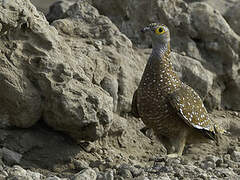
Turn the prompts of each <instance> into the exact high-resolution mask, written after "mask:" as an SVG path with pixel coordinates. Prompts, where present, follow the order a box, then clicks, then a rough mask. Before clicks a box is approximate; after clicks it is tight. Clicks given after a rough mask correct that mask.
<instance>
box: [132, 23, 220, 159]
mask: <svg viewBox="0 0 240 180" xmlns="http://www.w3.org/2000/svg"><path fill="white" fill-rule="evenodd" d="M142 32H150V36H151V39H152V53H151V56H150V58H149V60H148V62H147V65H146V67H145V70H144V72H143V75H142V78H141V81H140V84H139V86H138V88H137V90H136V91H135V93H134V95H133V101H132V113H133V115H134V116H135V117H140V118H141V119H142V121H143V122H144V123H145V125H146V126H147V127H148V128H152V129H153V131H154V133H155V134H156V136H157V137H159V138H160V139H161V140H162V141H163V143H164V144H165V146H166V148H167V151H168V154H169V156H171V155H172V156H173V157H175V156H181V155H182V152H183V150H184V146H185V144H186V143H197V142H205V140H207V139H213V140H216V135H217V133H223V132H224V130H223V129H222V128H220V127H219V126H217V125H216V124H215V123H214V122H213V121H212V120H211V119H210V118H209V116H208V113H207V111H206V109H205V107H204V105H203V102H202V100H201V99H200V97H199V96H198V94H197V93H196V92H195V91H194V90H193V89H192V88H191V87H189V86H188V85H186V84H184V83H183V82H181V81H180V79H179V78H178V77H177V76H176V74H175V72H174V70H173V66H172V63H171V62H170V58H169V55H170V53H171V51H170V32H169V29H168V28H167V26H166V25H162V24H157V23H152V24H150V25H148V26H146V27H145V28H144V29H143V30H142Z"/></svg>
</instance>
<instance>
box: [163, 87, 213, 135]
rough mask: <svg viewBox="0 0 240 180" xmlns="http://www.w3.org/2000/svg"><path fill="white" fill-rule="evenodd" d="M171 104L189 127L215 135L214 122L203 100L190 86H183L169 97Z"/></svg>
mask: <svg viewBox="0 0 240 180" xmlns="http://www.w3.org/2000/svg"><path fill="white" fill-rule="evenodd" d="M168 101H169V104H170V105H171V106H172V107H173V109H174V110H175V111H177V113H178V115H179V116H180V117H181V118H182V119H183V120H184V121H185V123H187V124H188V125H189V126H191V127H194V128H197V129H201V130H204V131H208V132H212V133H215V126H214V123H213V121H212V120H211V119H210V118H209V116H208V113H207V110H206V108H205V107H204V105H203V102H202V100H201V98H200V97H199V96H198V94H197V93H196V92H195V91H194V90H193V89H192V88H191V87H189V86H187V85H185V84H183V86H182V87H181V88H180V89H178V90H176V91H175V92H174V93H172V94H169V96H168Z"/></svg>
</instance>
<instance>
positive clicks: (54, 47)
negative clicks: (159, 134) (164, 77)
mask: <svg viewBox="0 0 240 180" xmlns="http://www.w3.org/2000/svg"><path fill="white" fill-rule="evenodd" d="M32 2H33V3H35V5H36V6H37V7H38V9H39V10H45V15H46V17H45V15H44V14H43V13H41V12H39V11H37V9H36V8H35V6H33V5H32V4H31V3H30V1H29V0H14V1H4V2H3V3H2V4H1V5H0V12H1V13H0V23H1V33H0V39H1V40H0V58H1V62H0V84H1V85H0V144H1V149H0V157H1V158H0V179H12V180H13V179H14V180H15V179H18V180H24V179H26V180H32V179H33V180H38V179H47V180H58V179H65V180H68V179H72V180H79V179H80V180H81V179H89V180H92V179H98V180H113V179H116V180H118V179H119V180H121V179H136V180H148V179H160V180H161V179H174V180H178V179H195V180H198V179H199V180H200V179H226V180H228V179H233V180H235V179H240V170H239V169H240V113H239V110H240V103H239V102H240V101H239V100H240V97H239V92H240V83H239V82H240V81H239V72H240V63H239V54H240V37H239V31H238V30H239V23H237V22H238V17H239V11H238V8H237V7H239V5H240V4H239V3H237V1H234V0H231V1H225V0H221V1H219V3H218V4H217V6H213V4H212V3H213V1H204V0H202V1H193V2H192V1H188V0H185V1H182V0H172V1H159V0H152V1H151V4H149V2H147V1H139V0H133V1H130V2H129V1H127V0H126V1H118V0H109V1H104V0H96V1H95V0H92V1H88V2H87V1H79V2H78V3H75V1H61V2H58V3H56V4H54V5H53V6H52V7H51V8H50V11H49V12H48V13H47V10H46V8H47V7H48V5H46V4H45V3H43V1H41V3H39V1H34V0H33V1H32ZM153 7H154V8H153ZM159 19H161V21H163V23H165V24H167V25H168V26H169V27H170V30H171V34H172V48H173V51H174V52H173V53H172V61H173V64H174V67H175V69H176V72H177V73H178V75H179V76H180V77H181V79H182V80H183V81H184V82H186V83H188V84H190V85H191V86H192V87H193V88H194V89H195V90H196V91H197V92H198V93H199V94H200V96H201V97H202V98H203V100H204V103H205V105H206V107H207V108H208V110H209V111H211V114H210V116H211V117H212V119H213V120H214V121H217V122H218V123H220V124H221V125H222V126H223V127H224V128H225V129H226V130H227V131H228V132H230V134H228V135H224V136H222V137H221V138H220V142H219V144H218V145H217V144H216V143H214V142H209V143H202V144H194V145H188V146H187V147H186V148H185V151H184V154H183V156H182V157H178V158H168V157H167V156H166V149H165V147H164V146H163V145H162V144H161V142H160V141H159V140H158V139H157V138H156V137H155V136H154V135H153V134H152V133H151V130H146V128H145V126H144V124H143V123H142V122H141V120H140V119H136V118H133V117H132V116H131V114H130V113H129V112H130V108H131V99H132V95H133V92H134V91H135V89H136V87H137V85H138V83H139V79H140V77H141V74H142V71H143V69H144V65H145V63H146V60H147V58H148V56H149V54H150V52H151V49H149V47H150V44H149V39H148V38H147V37H143V35H141V34H140V33H139V29H140V28H141V27H143V26H144V25H146V24H148V23H150V22H152V21H158V20H159Z"/></svg>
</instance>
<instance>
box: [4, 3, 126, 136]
mask: <svg viewBox="0 0 240 180" xmlns="http://www.w3.org/2000/svg"><path fill="white" fill-rule="evenodd" d="M0 8H1V9H0V11H1V12H2V13H1V16H0V22H1V24H2V31H1V42H2V46H1V52H2V55H1V63H0V77H1V78H0V81H1V88H0V91H1V94H0V98H1V117H3V118H1V121H8V122H9V123H10V124H11V125H15V126H18V127H30V126H32V125H33V124H35V123H36V122H37V121H38V120H39V119H40V118H41V119H43V120H44V121H45V122H46V123H47V124H49V125H50V126H51V127H53V128H54V129H56V130H60V131H63V132H66V133H67V134H70V135H71V136H72V137H74V138H76V139H83V140H96V139H98V138H99V137H101V136H103V135H104V134H106V133H107V131H108V129H109V126H110V125H111V122H112V113H113V112H112V111H113V99H112V97H111V96H110V94H109V93H108V92H107V91H105V90H103V88H101V86H100V85H99V84H100V82H99V81H101V79H98V76H97V74H98V73H100V72H101V70H100V69H101V67H104V66H105V64H104V62H99V61H97V59H90V56H87V54H91V53H92V52H93V51H92V50H93V48H94V46H93V45H89V43H87V42H80V41H79V39H78V40H76V41H74V42H69V44H70V45H73V46H75V45H77V44H78V42H79V44H82V47H81V48H80V49H78V50H80V51H78V50H77V51H74V47H72V46H70V45H69V44H68V43H66V42H65V40H66V41H67V38H63V37H62V36H59V34H58V32H57V30H56V29H55V28H54V27H53V26H50V25H49V24H48V22H47V21H46V19H45V17H44V16H43V14H42V13H39V12H38V11H37V10H36V8H35V7H34V6H33V5H31V3H30V2H29V1H28V0H27V1H22V0H16V1H7V2H6V3H5V4H4V7H2V6H0ZM22 8H24V9H22ZM95 12H96V13H97V10H95ZM83 21H84V20H83ZM69 22H71V21H69ZM109 23H110V21H109ZM73 24H74V23H73ZM86 24H87V23H86ZM76 25H79V24H76ZM79 27H81V26H79ZM68 28H69V29H71V28H72V29H71V30H73V31H75V30H76V29H75V27H74V26H70V27H68ZM109 29H110V31H111V26H110V27H109ZM79 30H80V29H79ZM78 33H79V31H78ZM118 33H119V32H118ZM78 35H79V36H82V34H78ZM119 35H120V36H123V35H121V33H119ZM83 36H84V34H83ZM123 37H124V36H123ZM109 38H111V37H109ZM73 39H74V38H73ZM113 39H114V37H113ZM125 39H126V38H125ZM129 42H130V41H129ZM74 43H75V44H74ZM71 48H72V49H71ZM75 48H77V46H76V47H75ZM109 52H111V51H110V50H109ZM109 56H110V55H109ZM96 57H97V56H96ZM104 58H106V57H105V56H104ZM116 60H117V58H116ZM98 62H99V63H98ZM98 64H99V65H98ZM98 67H100V68H99V69H98ZM109 68H110V67H109ZM95 69H96V71H95ZM93 73H95V75H96V78H93ZM94 79H95V80H94ZM95 81H96V82H95ZM4 118H5V119H4Z"/></svg>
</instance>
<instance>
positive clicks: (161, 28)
mask: <svg viewBox="0 0 240 180" xmlns="http://www.w3.org/2000/svg"><path fill="white" fill-rule="evenodd" d="M155 33H156V34H158V35H160V34H163V33H165V30H164V28H163V27H162V26H160V27H158V28H157V29H156V30H155Z"/></svg>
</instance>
